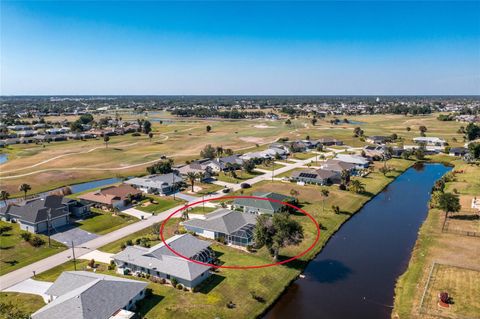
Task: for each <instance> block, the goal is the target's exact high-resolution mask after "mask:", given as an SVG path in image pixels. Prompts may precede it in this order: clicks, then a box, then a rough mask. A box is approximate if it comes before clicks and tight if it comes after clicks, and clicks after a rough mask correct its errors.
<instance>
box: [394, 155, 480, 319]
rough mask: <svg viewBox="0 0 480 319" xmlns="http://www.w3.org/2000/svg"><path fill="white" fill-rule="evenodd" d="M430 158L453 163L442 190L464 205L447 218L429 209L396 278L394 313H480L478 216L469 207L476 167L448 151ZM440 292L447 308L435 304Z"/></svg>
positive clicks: (479, 179)
mask: <svg viewBox="0 0 480 319" xmlns="http://www.w3.org/2000/svg"><path fill="white" fill-rule="evenodd" d="M431 160H432V161H439V162H443V163H448V164H450V165H453V166H454V168H453V172H455V179H454V180H453V181H451V182H448V183H446V188H445V191H446V192H451V193H456V194H458V195H459V197H460V203H461V205H462V208H461V210H460V211H459V212H456V213H450V214H449V218H448V219H445V213H444V212H443V211H440V210H439V209H436V208H431V209H430V211H429V213H428V217H427V219H426V220H425V222H424V224H423V225H422V227H421V228H420V231H419V236H418V238H417V242H416V244H415V248H414V250H413V252H412V256H411V259H410V262H409V265H408V268H407V270H406V271H405V273H404V274H403V275H402V276H401V277H400V278H399V279H398V282H397V285H396V288H395V303H394V309H393V311H392V318H400V319H403V318H427V319H429V318H432V319H433V318H480V315H479V314H480V300H479V298H478V296H480V262H479V259H478V256H479V252H480V218H479V214H478V211H476V210H475V209H473V208H472V207H471V203H472V199H473V198H474V197H478V196H479V195H480V168H479V167H478V166H476V165H469V164H466V163H465V162H463V161H462V160H459V159H456V158H452V157H448V156H434V157H432V159H431ZM444 224H445V226H444ZM441 292H447V293H448V294H449V296H450V297H451V298H452V302H453V303H452V304H451V305H450V307H448V308H443V307H440V306H439V305H438V300H439V298H438V295H439V294H440V293H441Z"/></svg>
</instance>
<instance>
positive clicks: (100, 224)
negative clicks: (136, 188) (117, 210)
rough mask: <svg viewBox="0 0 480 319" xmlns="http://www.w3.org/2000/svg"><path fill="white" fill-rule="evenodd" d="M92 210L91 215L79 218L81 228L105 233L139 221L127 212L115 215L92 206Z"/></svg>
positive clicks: (96, 232) (95, 232) (91, 231)
mask: <svg viewBox="0 0 480 319" xmlns="http://www.w3.org/2000/svg"><path fill="white" fill-rule="evenodd" d="M91 211H92V216H91V217H88V218H86V219H83V220H78V221H76V223H77V224H78V225H79V226H78V227H80V228H81V229H83V230H85V231H88V232H90V233H94V234H97V235H105V234H107V233H109V232H112V231H114V230H117V229H119V228H122V227H125V226H126V225H128V224H131V223H134V222H136V221H138V219H136V218H135V217H132V216H129V215H125V214H118V215H114V214H112V213H110V212H104V211H102V210H100V209H96V208H91Z"/></svg>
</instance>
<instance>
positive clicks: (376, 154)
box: [363, 145, 387, 160]
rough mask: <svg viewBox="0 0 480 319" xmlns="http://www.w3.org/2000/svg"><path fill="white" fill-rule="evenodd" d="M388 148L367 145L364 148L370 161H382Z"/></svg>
mask: <svg viewBox="0 0 480 319" xmlns="http://www.w3.org/2000/svg"><path fill="white" fill-rule="evenodd" d="M386 150H387V147H386V146H385V145H367V146H365V147H364V148H363V151H364V152H365V156H366V157H368V158H370V159H375V160H380V159H382V158H383V157H384V156H385V152H386Z"/></svg>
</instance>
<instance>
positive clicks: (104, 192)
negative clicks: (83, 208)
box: [78, 184, 142, 205]
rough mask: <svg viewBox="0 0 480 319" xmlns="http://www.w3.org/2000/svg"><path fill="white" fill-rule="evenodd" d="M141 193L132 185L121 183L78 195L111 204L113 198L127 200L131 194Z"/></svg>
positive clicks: (81, 197) (84, 198)
mask: <svg viewBox="0 0 480 319" xmlns="http://www.w3.org/2000/svg"><path fill="white" fill-rule="evenodd" d="M141 193H142V192H141V191H139V190H138V189H135V188H134V187H132V186H130V185H127V184H121V185H119V186H110V187H106V188H102V189H99V190H96V191H93V192H90V193H86V194H83V195H80V196H78V198H80V199H83V200H87V201H92V202H97V203H102V204H107V205H111V204H112V201H113V200H125V199H127V197H128V195H129V194H132V195H139V194H141Z"/></svg>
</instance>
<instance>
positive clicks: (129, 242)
mask: <svg viewBox="0 0 480 319" xmlns="http://www.w3.org/2000/svg"><path fill="white" fill-rule="evenodd" d="M125 245H127V246H133V242H132V240H131V239H129V240H127V241H126V242H125Z"/></svg>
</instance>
